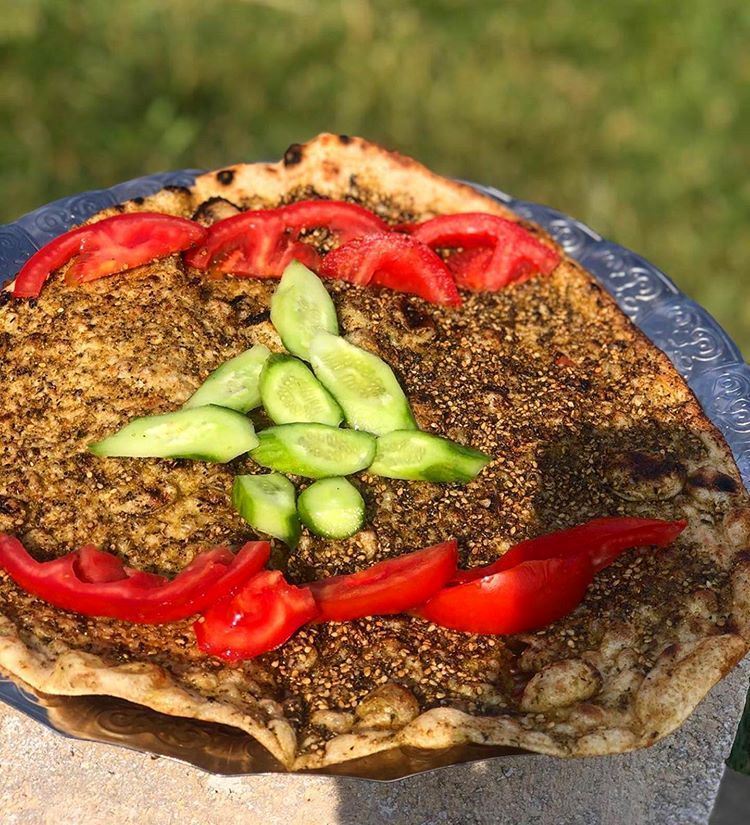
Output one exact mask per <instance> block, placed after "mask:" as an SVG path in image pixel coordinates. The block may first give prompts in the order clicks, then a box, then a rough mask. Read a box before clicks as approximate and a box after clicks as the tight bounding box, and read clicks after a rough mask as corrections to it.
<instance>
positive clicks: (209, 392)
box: [183, 344, 271, 413]
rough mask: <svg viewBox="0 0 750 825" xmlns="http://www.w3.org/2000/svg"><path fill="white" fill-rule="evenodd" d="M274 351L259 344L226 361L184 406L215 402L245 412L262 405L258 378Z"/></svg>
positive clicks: (198, 405)
mask: <svg viewBox="0 0 750 825" xmlns="http://www.w3.org/2000/svg"><path fill="white" fill-rule="evenodd" d="M270 354H271V351H270V350H269V349H268V347H264V346H263V344H255V346H253V347H250V349H248V350H245V352H242V353H240V354H239V355H238V356H237V357H236V358H232V359H231V360H229V361H226V362H225V363H223V364H222V365H221V366H220V367H217V368H216V369H215V370H214V371H213V372H212V373H211V374H210V375H209V376H208V378H206V380H205V381H204V382H203V383H202V384H201V385H200V387H198V389H197V390H196V391H195V392H194V393H193V394H192V395H191V396H190V398H188V400H187V401H186V402H185V404H184V405H183V408H184V409H191V408H193V407H204V406H205V405H206V404H215V405H216V406H217V407H227V408H228V409H230V410H237V411H238V412H242V413H245V412H247V411H248V410H252V409H253V408H255V407H258V406H260V392H259V390H258V379H259V378H260V371H261V370H262V369H263V364H265V362H266V359H267V358H268V356H269V355H270Z"/></svg>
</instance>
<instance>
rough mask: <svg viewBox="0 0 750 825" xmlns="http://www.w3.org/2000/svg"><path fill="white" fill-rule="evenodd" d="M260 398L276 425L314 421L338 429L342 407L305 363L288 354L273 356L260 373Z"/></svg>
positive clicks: (341, 416)
mask: <svg viewBox="0 0 750 825" xmlns="http://www.w3.org/2000/svg"><path fill="white" fill-rule="evenodd" d="M260 397H261V400H262V401H263V406H264V407H265V409H266V412H267V413H268V415H269V416H270V417H271V420H272V421H273V422H274V423H276V424H291V423H293V422H296V421H317V422H318V423H319V424H330V425H331V426H332V427H337V426H338V425H339V424H340V423H341V422H342V421H343V420H344V413H343V412H342V411H341V407H339V405H338V404H337V403H336V402H335V401H334V400H333V397H332V396H331V394H330V393H329V392H328V390H327V389H326V388H325V387H324V386H323V385H322V384H321V383H320V381H318V379H317V378H316V377H315V376H314V375H313V374H312V372H311V371H310V368H309V367H308V366H307V364H303V363H302V361H300V360H299V359H298V358H292V356H291V355H272V356H271V357H270V358H269V359H268V360H267V361H266V365H265V366H264V367H263V372H261V374H260Z"/></svg>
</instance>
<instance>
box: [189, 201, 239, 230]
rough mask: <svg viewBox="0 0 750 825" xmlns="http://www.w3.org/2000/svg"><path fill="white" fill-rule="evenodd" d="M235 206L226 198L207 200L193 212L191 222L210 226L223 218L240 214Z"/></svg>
mask: <svg viewBox="0 0 750 825" xmlns="http://www.w3.org/2000/svg"><path fill="white" fill-rule="evenodd" d="M240 211H241V210H240V208H239V206H237V204H234V203H232V202H231V201H228V200H227V199H226V198H219V197H213V198H209V199H208V200H206V201H203V203H202V204H201V205H200V206H199V207H198V208H197V209H196V210H195V212H194V213H193V220H194V221H198V222H199V223H203V222H205V223H207V224H209V225H210V224H212V223H216V221H220V220H222V219H223V218H228V217H230V216H231V215H236V214H238V213H239V212H240Z"/></svg>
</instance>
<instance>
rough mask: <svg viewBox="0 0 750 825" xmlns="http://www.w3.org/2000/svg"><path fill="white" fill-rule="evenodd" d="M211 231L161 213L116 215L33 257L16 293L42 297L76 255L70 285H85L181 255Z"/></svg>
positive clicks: (68, 275) (70, 234) (68, 276)
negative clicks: (56, 274) (52, 278)
mask: <svg viewBox="0 0 750 825" xmlns="http://www.w3.org/2000/svg"><path fill="white" fill-rule="evenodd" d="M205 235H206V230H205V229H204V228H203V227H202V226H200V225H199V224H197V223H194V222H193V221H188V220H185V219H184V218H175V217H173V216H172V215H162V214H159V213H157V212H134V213H132V214H128V215H115V216H113V217H111V218H105V219H104V220H102V221H98V222H97V223H93V224H89V225H88V226H79V227H78V228H77V229H72V230H71V231H70V232H66V233H64V234H63V235H60V236H59V237H57V238H55V239H54V240H53V241H50V242H49V243H48V244H47V245H46V246H44V247H42V249H40V250H39V251H38V252H36V253H35V254H34V255H32V256H31V258H29V260H28V261H26V263H25V264H24V265H23V267H22V269H21V271H20V272H19V273H18V276H17V277H16V281H15V284H14V287H13V295H14V296H15V297H16V298H36V297H37V296H38V295H39V293H40V292H41V290H42V286H43V285H44V282H45V281H46V280H47V278H48V277H49V276H50V274H51V273H52V272H53V271H54V270H56V269H59V268H60V267H61V266H63V265H64V264H66V263H67V262H68V261H69V260H70V259H71V258H74V257H76V258H77V260H76V261H75V263H74V264H73V265H72V266H71V267H70V268H69V269H68V271H67V273H66V275H65V280H66V282H67V283H84V282H87V281H94V280H96V279H97V278H102V277H104V276H105V275H111V274H113V273H115V272H122V271H123V270H126V269H132V268H133V267H136V266H141V265H142V264H145V263H148V262H149V261H153V260H155V259H156V258H163V257H164V256H166V255H171V254H172V253H174V252H181V251H182V250H183V249H187V248H188V247H189V246H192V245H193V244H195V243H198V242H199V241H201V240H202V239H203V238H204V237H205Z"/></svg>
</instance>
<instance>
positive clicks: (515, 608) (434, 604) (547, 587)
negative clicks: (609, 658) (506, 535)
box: [412, 554, 594, 634]
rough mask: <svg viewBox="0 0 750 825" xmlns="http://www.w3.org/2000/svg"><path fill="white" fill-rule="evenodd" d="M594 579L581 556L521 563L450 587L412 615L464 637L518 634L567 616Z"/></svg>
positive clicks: (587, 564) (588, 563)
mask: <svg viewBox="0 0 750 825" xmlns="http://www.w3.org/2000/svg"><path fill="white" fill-rule="evenodd" d="M593 578H594V568H593V565H592V564H591V559H590V558H589V557H588V555H586V554H583V555H578V556H573V557H571V558H567V559H542V560H539V561H526V562H522V563H521V564H518V565H516V566H515V567H512V568H510V569H509V570H503V571H502V572H500V573H495V574H494V575H491V576H485V577H483V578H481V579H476V580H474V581H471V582H468V583H467V584H459V585H455V586H454V585H449V586H448V587H445V588H443V589H442V590H441V591H440V592H439V593H438V594H437V595H436V596H434V597H433V598H432V599H430V600H429V601H428V602H427V603H426V604H424V605H422V606H421V607H419V608H417V609H416V610H414V611H412V612H413V614H414V615H416V616H421V617H422V618H423V619H429V620H430V621H431V622H434V623H435V624H439V625H442V626H443V627H449V628H452V629H453V630H463V631H465V632H467V633H486V634H510V633H523V632H526V631H529V630H536V629H538V628H540V627H545V626H546V625H548V624H551V623H552V622H554V621H557V620H558V619H560V618H562V617H563V616H566V615H567V614H568V613H570V612H572V611H573V610H574V609H575V608H576V607H577V606H578V605H579V604H580V603H581V601H582V600H583V597H584V596H585V595H586V590H587V589H588V587H589V585H590V584H591V581H592V579H593Z"/></svg>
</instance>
